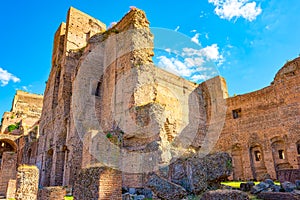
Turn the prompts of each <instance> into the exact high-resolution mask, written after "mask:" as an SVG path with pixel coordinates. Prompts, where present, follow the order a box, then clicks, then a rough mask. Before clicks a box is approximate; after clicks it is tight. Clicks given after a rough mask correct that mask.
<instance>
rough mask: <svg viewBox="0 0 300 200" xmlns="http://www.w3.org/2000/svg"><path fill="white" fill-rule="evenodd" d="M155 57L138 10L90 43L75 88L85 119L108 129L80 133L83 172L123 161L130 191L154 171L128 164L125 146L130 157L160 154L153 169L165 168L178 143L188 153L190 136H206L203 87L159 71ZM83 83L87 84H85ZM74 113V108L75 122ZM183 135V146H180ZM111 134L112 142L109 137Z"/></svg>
mask: <svg viewBox="0 0 300 200" xmlns="http://www.w3.org/2000/svg"><path fill="white" fill-rule="evenodd" d="M152 56H153V36H152V34H151V32H150V30H149V22H148V20H147V18H146V16H145V13H144V12H143V11H141V10H138V9H134V10H131V11H130V12H129V13H127V14H126V15H125V16H124V17H123V18H122V19H121V21H120V22H118V23H117V24H116V25H115V26H113V27H112V28H111V29H109V30H107V31H106V32H104V33H102V34H97V35H95V36H94V37H92V38H91V39H90V40H89V44H88V46H87V47H86V48H85V50H84V53H83V55H82V57H81V60H80V63H79V66H78V72H77V73H76V77H74V81H73V83H74V84H75V85H76V82H79V83H77V85H76V86H74V85H73V92H72V94H73V98H82V99H81V100H80V101H81V102H84V103H83V104H81V107H78V105H76V106H75V107H76V109H78V111H77V112H80V113H84V114H82V115H84V117H83V119H93V118H95V117H97V119H98V121H99V125H100V127H101V130H102V132H101V133H99V134H98V135H95V134H94V133H93V134H89V133H88V132H84V133H79V134H81V135H82V140H84V153H83V154H84V157H83V158H82V164H83V167H90V166H91V165H95V164H100V165H101V164H107V163H103V162H104V161H107V162H109V161H112V160H114V159H117V160H119V161H120V163H121V165H120V166H125V168H126V169H123V170H124V173H123V185H124V186H129V187H130V186H131V187H142V186H143V178H142V176H143V175H142V171H143V170H145V171H147V170H149V169H146V168H147V167H148V166H147V167H146V168H145V165H148V164H147V162H143V163H142V164H141V163H136V160H134V159H135V158H131V159H132V160H131V159H127V158H123V160H122V159H121V156H120V155H119V153H120V152H119V151H118V150H115V147H116V149H118V145H119V146H120V147H122V148H123V149H125V150H126V151H127V152H128V153H129V154H130V153H133V152H135V153H137V154H138V153H142V152H151V151H157V152H159V154H158V157H157V158H156V159H157V160H155V161H153V163H154V164H153V165H163V164H168V162H170V160H171V159H172V151H174V148H177V147H175V146H174V145H173V142H177V143H178V145H182V146H183V147H182V148H187V147H186V145H185V144H184V142H186V141H188V140H192V139H193V138H188V136H186V135H188V134H189V131H194V132H195V133H194V134H195V135H196V134H198V132H201V133H200V135H201V134H204V131H205V130H204V129H205V123H206V122H205V120H206V117H205V116H206V114H205V108H204V105H203V104H202V103H203V102H200V101H201V100H200V96H201V91H198V92H200V93H197V87H198V85H197V84H195V83H191V82H189V81H187V80H184V79H182V78H180V77H178V76H175V75H173V74H171V73H168V72H166V71H164V70H162V69H159V68H157V67H156V66H154V65H153V63H152ZM83 76H84V77H83ZM81 79H83V80H85V79H86V80H87V82H80V81H81ZM86 85H88V86H90V87H86ZM76 94H80V95H79V96H76ZM74 95H75V96H74ZM83 97H84V98H83ZM85 97H87V98H86V99H85ZM222 97H223V96H222ZM80 101H79V102H80ZM72 103H74V102H72ZM79 106H80V105H79ZM89 107H91V108H93V109H91V110H89V109H88V108H89ZM74 112H75V110H72V108H71V113H73V115H71V119H72V116H74ZM92 112H96V113H95V115H93V113H92ZM88 114H90V115H88ZM196 115H201V116H203V118H201V119H200V120H198V121H197V122H198V123H196V122H194V123H191V121H193V119H199V117H197V116H196ZM77 120H78V119H77ZM75 121H76V120H75ZM79 121H80V120H79ZM199 126H201V128H199ZM70 127H71V129H70V135H74V134H72V133H75V132H76V130H75V128H76V125H75V124H74V119H72V120H71V126H70ZM90 127H91V128H90V129H92V127H93V126H90ZM192 129H195V130H192ZM86 131H87V130H86ZM101 134H102V136H101ZM180 134H181V139H182V141H174V139H175V138H176V137H177V136H179V135H180ZM107 135H112V138H111V139H109V138H106V137H108V136H107ZM195 135H194V137H195ZM68 141H70V140H68ZM107 143H111V144H115V146H113V145H112V146H113V147H111V146H109V145H107ZM68 146H69V145H68ZM103 146H105V147H106V146H107V148H106V149H103V148H104V147H103ZM101 147H102V150H101ZM107 152H110V153H107ZM71 154H73V155H74V154H75V153H72V152H70V154H69V155H71ZM74 156H75V155H74ZM122 156H123V155H122ZM75 157H77V156H75ZM122 162H123V163H122ZM114 164H115V163H114ZM120 166H117V167H120ZM129 172H139V173H140V175H139V174H135V175H133V174H130V173H129Z"/></svg>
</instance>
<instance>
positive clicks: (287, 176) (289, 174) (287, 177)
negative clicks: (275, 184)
mask: <svg viewBox="0 0 300 200" xmlns="http://www.w3.org/2000/svg"><path fill="white" fill-rule="evenodd" d="M277 179H278V180H279V181H280V182H284V181H289V182H292V183H295V181H296V180H300V169H286V170H278V171H277Z"/></svg>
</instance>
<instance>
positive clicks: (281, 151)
mask: <svg viewBox="0 0 300 200" xmlns="http://www.w3.org/2000/svg"><path fill="white" fill-rule="evenodd" d="M271 142H272V144H271V146H272V155H273V161H274V167H275V170H276V171H278V170H282V169H291V168H292V166H291V165H290V163H289V162H288V160H287V154H286V147H285V143H284V140H283V139H282V138H281V137H274V138H272V139H271Z"/></svg>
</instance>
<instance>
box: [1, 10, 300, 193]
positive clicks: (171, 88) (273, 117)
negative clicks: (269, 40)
mask: <svg viewBox="0 0 300 200" xmlns="http://www.w3.org/2000/svg"><path fill="white" fill-rule="evenodd" d="M153 46H154V45H153V35H152V33H151V32H150V29H149V21H148V20H147V18H146V15H145V13H144V12H143V11H141V10H139V9H132V10H131V11H130V12H128V13H127V14H126V15H125V16H124V17H123V18H122V19H121V20H120V21H119V22H118V23H117V24H115V25H114V26H112V27H110V28H109V29H107V28H106V25H105V24H103V23H102V22H100V21H99V20H97V19H94V18H93V17H91V16H89V15H87V14H85V13H82V12H81V11H79V10H76V9H74V8H70V10H69V12H68V14H67V21H66V23H62V24H61V25H60V26H59V27H58V30H57V31H56V33H55V36H54V44H53V54H52V68H51V72H50V75H49V79H48V81H47V85H46V89H45V93H44V98H43V97H42V96H40V95H33V94H28V93H25V92H22V91H17V94H16V96H15V99H14V102H13V107H12V111H11V112H6V113H4V115H3V118H2V125H1V132H0V142H1V145H0V156H1V161H2V162H1V168H0V177H1V179H0V195H9V196H11V195H12V196H13V193H14V192H11V191H22V188H21V187H19V186H18V185H20V183H19V182H18V181H17V174H22V172H24V170H25V171H26V169H23V168H22V170H23V171H22V170H19V172H18V173H17V166H19V165H21V164H27V165H36V166H37V168H38V169H39V177H37V175H36V170H33V171H34V172H33V173H32V175H31V176H32V177H33V178H32V179H34V180H35V183H36V179H37V178H38V179H39V186H40V187H44V188H43V189H41V190H40V191H39V193H38V198H39V199H43V198H50V199H51V198H52V197H51V196H60V197H59V198H62V196H63V195H64V194H65V193H66V191H65V190H64V189H62V188H61V187H57V186H66V187H67V188H69V189H70V190H71V189H73V194H74V197H75V199H82V198H83V196H82V195H86V196H88V198H89V199H91V198H93V199H111V198H113V199H121V198H122V196H121V195H122V190H121V189H122V187H123V188H139V189H141V188H146V189H149V188H151V187H150V186H149V185H148V184H149V182H151V181H153V180H154V182H155V183H157V181H161V184H164V185H168V186H172V187H173V188H177V189H178V188H180V190H181V191H182V193H181V194H179V196H180V195H186V194H187V192H186V190H187V191H188V190H189V189H190V190H191V191H192V193H195V194H198V193H201V192H203V191H205V190H206V188H207V184H206V182H205V184H202V183H201V184H200V183H199V182H198V183H197V184H198V185H197V184H196V183H195V184H192V183H191V177H193V173H194V174H195V171H197V170H198V171H197V172H199V173H200V172H201V173H208V172H203V169H197V166H198V164H199V166H200V164H201V162H199V163H198V162H197V159H198V157H197V156H199V159H200V158H202V157H203V156H201V155H206V154H208V153H214V152H227V153H229V154H230V155H231V157H232V165H231V162H230V163H226V164H224V168H223V169H224V171H226V172H224V174H227V173H229V170H227V168H231V167H233V173H232V176H231V177H230V178H231V179H235V180H238V179H240V180H249V179H257V180H261V179H264V178H266V177H270V178H272V179H277V178H279V177H278V176H279V175H280V174H284V172H285V173H288V172H289V173H292V172H290V171H288V172H286V171H284V170H291V169H293V170H295V169H299V167H300V157H299V155H300V113H299V111H300V108H299V107H300V105H299V104H300V103H299V102H300V79H299V76H300V58H296V59H295V60H293V61H289V62H287V63H286V64H285V65H284V66H283V67H282V68H281V69H280V70H279V72H278V73H277V74H276V76H275V78H274V81H273V82H272V83H271V85H270V86H268V87H266V88H263V89H261V90H259V91H255V92H252V93H248V94H244V95H238V96H235V97H228V92H227V86H226V82H225V79H224V78H222V77H219V76H217V77H214V78H212V79H210V80H207V81H205V82H203V83H201V84H196V83H193V82H190V81H188V80H185V79H183V78H181V77H178V76H176V75H173V74H171V73H169V72H166V71H164V70H163V69H160V68H158V67H156V66H155V65H154V64H153V61H152V57H153V55H154V53H153V48H154V47H153ZM11 125H13V126H11ZM96 125H98V127H96ZM99 127H101V129H99ZM133 127H134V128H136V129H134V130H133ZM12 129H13V130H12ZM151 152H154V153H152V154H151ZM141 155H142V156H141ZM191 155H197V156H194V157H193V158H191ZM182 156H183V157H184V158H183V159H179V160H177V161H176V159H178V158H180V157H182ZM223 157H226V156H223ZM228 160H230V161H231V159H228ZM218 161H222V159H218ZM224 162H226V160H225V161H224ZM205 163H209V162H205ZM212 163H214V162H212ZM170 164H171V165H170ZM201 165H205V164H203V162H202V164H201ZM218 165H219V166H220V165H221V164H218ZM169 166H170V167H169ZM211 166H213V164H211ZM190 168H192V169H193V170H190ZM209 168H210V166H206V169H207V171H209V170H208V169H209ZM20 169H21V168H20ZM32 169H33V168H30V167H29V169H28V170H29V171H30V170H32ZM201 170H202V171H201ZM293 170H292V171H293ZM204 171H205V170H204ZM219 171H222V170H219ZM152 172H155V174H151V173H152ZM149 173H150V174H151V175H150V176H149ZM209 173H211V172H209ZM224 174H222V175H224ZM294 174H295V173H294ZM202 175H203V177H204V176H205V177H206V175H205V174H202ZM202 175H201V176H202ZM222 175H220V177H221V176H222ZM151 177H152V178H153V177H155V178H154V179H151ZM186 177H189V178H186ZM195 177H196V178H199V176H198V175H195ZM218 178H219V177H218V175H216V177H215V179H214V180H217V179H218ZM29 179H31V178H29ZM207 179H208V178H205V180H207ZM182 180H184V181H187V183H183V182H182ZM203 180H204V179H203ZM186 185H189V186H188V187H191V188H186V187H185V186H186ZM148 186H149V187H148ZM201 187H203V189H201V190H200V189H199V188H201ZM55 188H56V189H55ZM152 188H156V189H154V190H158V192H157V193H160V191H159V189H160V188H158V189H157V187H156V186H153V187H152ZM29 190H30V191H31V192H32V193H30V194H29V195H32V194H33V195H37V190H35V189H29ZM21 193H22V192H19V193H17V195H22V194H21ZM150 193H151V191H150ZM153 195H154V196H153V197H155V195H156V194H153ZM162 195H164V194H162ZM176 195H177V194H175V196H176Z"/></svg>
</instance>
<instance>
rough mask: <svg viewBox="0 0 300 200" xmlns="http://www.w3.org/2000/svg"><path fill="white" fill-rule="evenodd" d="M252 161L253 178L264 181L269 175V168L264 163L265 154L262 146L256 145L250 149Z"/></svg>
mask: <svg viewBox="0 0 300 200" xmlns="http://www.w3.org/2000/svg"><path fill="white" fill-rule="evenodd" d="M250 161H251V168H252V173H253V178H254V179H256V180H262V179H264V176H265V175H266V174H267V168H266V166H265V162H264V154H263V149H262V147H261V145H259V144H254V145H252V146H251V147H250Z"/></svg>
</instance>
